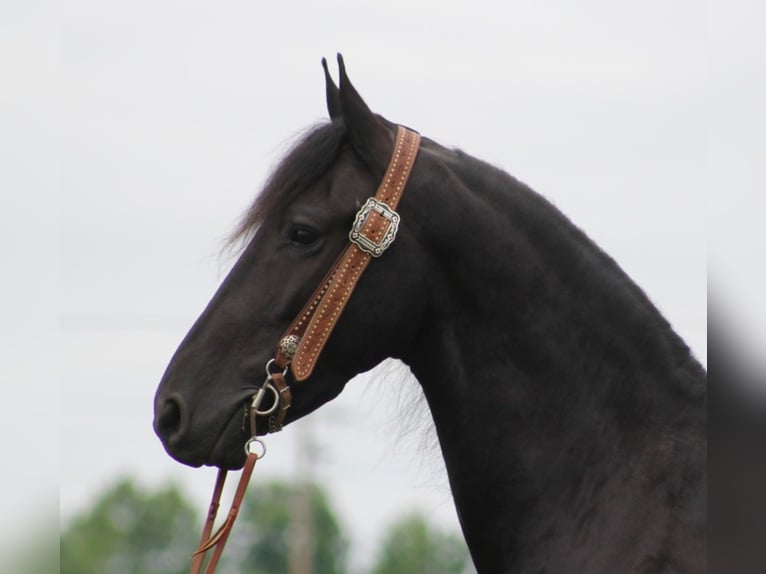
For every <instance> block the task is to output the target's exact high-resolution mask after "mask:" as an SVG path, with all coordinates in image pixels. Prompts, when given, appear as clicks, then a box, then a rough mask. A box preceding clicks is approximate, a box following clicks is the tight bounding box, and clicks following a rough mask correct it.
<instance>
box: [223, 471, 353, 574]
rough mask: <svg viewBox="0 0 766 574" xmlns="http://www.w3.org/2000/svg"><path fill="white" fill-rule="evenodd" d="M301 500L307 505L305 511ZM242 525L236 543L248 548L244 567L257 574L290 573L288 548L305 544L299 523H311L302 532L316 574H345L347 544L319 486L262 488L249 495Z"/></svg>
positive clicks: (284, 484) (281, 483)
mask: <svg viewBox="0 0 766 574" xmlns="http://www.w3.org/2000/svg"><path fill="white" fill-rule="evenodd" d="M302 496H305V499H304V502H306V503H307V504H304V505H303V506H302V507H301V502H302V501H301V497H302ZM301 509H302V510H301ZM240 519H241V522H242V523H241V524H239V523H238V524H237V528H236V531H237V533H236V538H237V539H239V540H243V541H244V542H245V545H246V547H247V551H246V554H245V558H244V561H245V563H246V564H252V566H253V567H255V568H256V569H255V570H254V571H253V572H254V573H255V574H274V573H277V572H289V571H290V570H289V568H288V563H289V560H290V551H291V549H290V543H291V542H292V543H293V544H295V543H296V542H299V541H300V539H301V538H302V537H301V536H300V532H296V527H299V526H298V524H297V523H296V519H297V521H300V520H303V521H304V522H307V524H303V525H302V527H303V529H304V530H303V532H304V533H308V534H310V538H311V541H312V542H310V547H309V548H308V549H307V552H309V553H310V555H311V556H312V557H313V559H312V560H311V568H312V570H311V571H312V572H313V574H344V573H345V572H346V560H347V556H348V549H349V544H348V540H347V539H346V537H345V535H344V534H343V531H342V529H341V526H340V524H339V522H338V519H337V518H336V516H335V514H334V512H333V510H332V508H331V507H330V503H329V500H328V497H327V494H326V493H325V491H324V490H323V489H322V488H321V487H320V486H318V485H316V484H310V485H300V486H296V485H290V484H287V483H284V482H272V483H268V484H264V485H260V486H259V487H257V488H255V489H253V490H251V491H250V492H249V493H248V496H247V498H246V500H245V504H244V505H243V507H242V511H241V516H240ZM291 520H292V522H291ZM299 528H300V527H299ZM305 529H308V532H307V531H306V530H305ZM232 536H234V534H232Z"/></svg>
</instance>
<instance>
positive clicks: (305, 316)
mask: <svg viewBox="0 0 766 574" xmlns="http://www.w3.org/2000/svg"><path fill="white" fill-rule="evenodd" d="M419 147H420V135H419V134H418V133H417V132H414V131H412V130H410V129H407V128H405V127H402V126H399V127H398V129H397V133H396V143H395V144H394V152H393V154H392V156H391V160H390V162H389V165H388V169H387V170H386V173H385V175H384V176H383V181H382V182H381V183H380V186H379V187H378V190H377V192H376V194H375V197H374V198H369V199H368V200H367V203H365V205H364V206H363V207H362V209H361V210H360V211H359V212H358V213H357V215H356V219H355V221H354V225H353V227H352V229H351V232H350V233H349V241H350V243H349V245H348V246H347V247H346V249H345V250H344V251H343V253H341V255H340V256H339V257H338V258H337V259H336V260H335V263H334V264H333V266H332V267H331V269H330V271H329V272H328V273H327V275H326V276H325V278H324V279H323V280H322V282H321V283H320V284H319V287H317V289H316V290H315V291H314V294H313V295H312V296H311V297H310V298H309V300H308V301H307V303H306V305H305V306H304V307H303V310H302V311H301V312H300V313H299V314H298V316H297V317H296V318H295V320H294V321H293V323H292V325H290V327H288V329H287V331H286V332H285V335H284V336H283V337H282V340H281V341H280V345H279V346H278V348H277V351H276V353H275V358H276V362H277V364H278V365H279V366H280V367H285V366H287V365H288V364H289V365H290V367H291V369H292V371H293V375H294V377H295V379H296V380H297V381H304V380H306V379H307V378H308V377H309V376H311V373H312V372H313V370H314V366H315V365H316V362H317V359H318V358H319V355H320V354H321V353H322V350H323V349H324V346H325V344H326V343H327V339H328V338H329V337H330V334H331V333H332V331H333V329H334V328H335V324H336V323H337V321H338V319H339V317H340V315H341V313H342V312H343V309H344V307H345V306H346V303H348V300H349V298H350V297H351V294H352V293H353V292H354V288H355V287H356V284H357V282H358V281H359V278H360V277H361V276H362V273H364V270H365V269H366V268H367V265H368V264H369V263H370V260H371V259H372V258H373V257H379V256H380V255H382V254H383V252H384V251H385V250H386V249H387V248H388V246H389V245H390V244H391V243H392V242H393V240H394V238H395V237H396V231H397V228H398V225H399V221H400V218H399V214H397V213H396V207H397V206H398V204H399V200H400V199H401V196H402V193H403V192H404V188H405V186H406V185H407V181H408V180H409V177H410V172H411V171H412V166H413V164H414V163H415V158H416V157H417V153H418V149H419Z"/></svg>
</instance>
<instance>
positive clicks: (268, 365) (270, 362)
mask: <svg viewBox="0 0 766 574" xmlns="http://www.w3.org/2000/svg"><path fill="white" fill-rule="evenodd" d="M276 362H277V360H276V359H274V358H272V359H269V362H268V363H266V377H267V378H269V379H270V378H271V370H270V369H269V367H271V365H273V364H274V363H276ZM289 369H290V365H286V366H285V368H284V369H282V376H283V377H286V376H287V371H288V370H289Z"/></svg>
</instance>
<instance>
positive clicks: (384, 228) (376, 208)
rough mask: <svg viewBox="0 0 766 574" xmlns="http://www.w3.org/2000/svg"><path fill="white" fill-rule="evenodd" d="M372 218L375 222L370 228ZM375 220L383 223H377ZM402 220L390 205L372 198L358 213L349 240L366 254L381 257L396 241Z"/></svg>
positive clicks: (372, 222)
mask: <svg viewBox="0 0 766 574" xmlns="http://www.w3.org/2000/svg"><path fill="white" fill-rule="evenodd" d="M370 218H373V220H372V221H371V225H370V226H368V225H367V223H368V221H370ZM375 219H378V220H383V221H378V222H376V221H375ZM400 219H401V218H400V217H399V214H398V213H396V212H395V211H394V210H393V209H391V208H390V207H389V206H388V205H386V204H385V203H383V202H382V201H378V200H377V199H375V198H374V197H370V198H369V199H367V202H366V203H365V204H364V205H363V206H362V209H360V210H359V211H358V212H357V214H356V219H355V220H354V225H353V226H352V227H351V232H350V233H349V234H348V238H349V240H350V241H351V242H352V243H354V244H355V245H356V246H357V247H358V248H359V249H361V250H362V251H364V252H365V253H369V254H370V255H372V256H373V257H380V256H381V255H383V252H384V251H385V250H386V249H388V247H389V246H390V245H391V244H392V243H393V242H394V239H396V232H397V230H398V229H399V221H400ZM376 223H377V224H376ZM368 228H372V230H373V236H372V237H370V236H369V235H368V234H367V233H368V232H369V229H368Z"/></svg>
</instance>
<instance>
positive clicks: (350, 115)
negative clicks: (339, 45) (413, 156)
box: [338, 54, 394, 178]
mask: <svg viewBox="0 0 766 574" xmlns="http://www.w3.org/2000/svg"><path fill="white" fill-rule="evenodd" d="M338 67H339V68H340V90H339V92H340V107H341V110H342V114H343V118H344V120H345V122H346V131H347V133H348V138H349V140H350V142H351V147H352V148H353V149H354V151H356V153H357V154H358V155H359V157H360V158H361V159H362V161H363V162H364V163H365V164H366V165H367V167H368V168H369V169H370V171H372V173H373V175H375V176H376V177H378V178H380V177H383V174H384V173H385V172H386V167H387V166H388V162H389V159H390V157H391V154H392V153H393V149H394V136H393V134H392V133H391V132H390V131H389V130H388V129H387V128H386V126H385V125H384V124H383V122H382V121H381V120H380V119H379V118H378V117H377V116H376V115H375V114H373V113H372V111H370V108H368V107H367V104H365V103H364V100H362V97H361V96H360V95H359V93H358V92H357V91H356V89H355V88H354V86H353V85H352V84H351V81H350V80H349V79H348V75H347V74H346V65H345V64H344V62H343V56H341V55H340V54H338Z"/></svg>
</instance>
